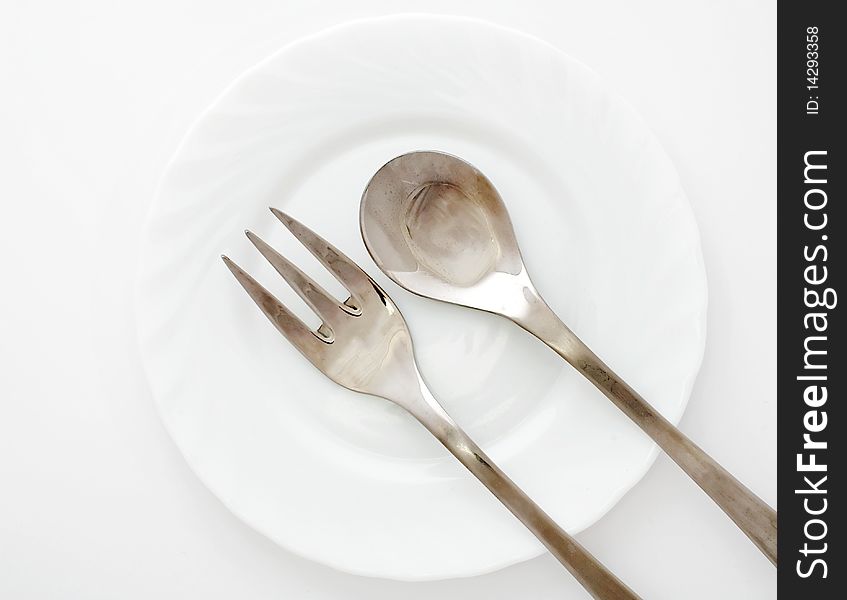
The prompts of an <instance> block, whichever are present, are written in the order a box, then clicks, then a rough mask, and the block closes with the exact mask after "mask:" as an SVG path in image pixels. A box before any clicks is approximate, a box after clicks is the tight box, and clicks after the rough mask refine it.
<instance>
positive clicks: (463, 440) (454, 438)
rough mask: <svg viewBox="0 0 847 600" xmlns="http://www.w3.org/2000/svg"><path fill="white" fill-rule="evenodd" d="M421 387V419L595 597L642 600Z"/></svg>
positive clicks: (419, 413) (418, 415) (419, 412)
mask: <svg viewBox="0 0 847 600" xmlns="http://www.w3.org/2000/svg"><path fill="white" fill-rule="evenodd" d="M422 391H423V392H424V397H425V398H426V405H427V406H426V408H425V410H418V411H415V416H416V417H417V418H418V420H419V421H420V422H421V423H422V424H423V425H424V427H426V428H427V429H429V431H430V432H431V433H432V434H433V435H434V436H435V437H436V438H437V439H438V441H440V442H441V443H442V444H443V445H444V447H446V448H447V450H449V451H450V453H451V454H453V456H455V457H456V458H457V459H459V462H461V463H462V464H463V465H465V467H467V469H468V470H469V471H470V472H471V473H473V474H474V475H475V476H476V478H477V479H479V480H480V481H481V482H482V483H483V485H485V487H487V488H488V490H489V491H490V492H491V493H492V494H494V495H495V496H497V498H498V499H499V500H500V502H502V503H503V504H504V505H505V506H506V508H508V509H509V510H510V511H511V512H512V514H513V515H515V516H516V517H517V518H518V519H519V520H520V521H521V522H522V523H523V524H524V525H526V527H527V528H528V529H529V530H530V531H531V532H532V533H533V534H534V535H535V537H537V538H538V539H539V540H541V543H543V544H544V546H546V547H547V549H548V550H549V551H550V553H551V554H552V555H553V556H555V557H556V559H558V561H559V562H560V563H562V565H564V567H565V568H566V569H567V570H568V571H570V573H571V575H573V576H574V577H575V578H576V580H577V581H578V582H579V583H580V584H581V585H582V587H584V588H585V589H586V591H588V593H589V594H591V597H592V598H597V599H598V600H639V596H638V595H636V593H635V592H633V591H632V590H631V589H630V588H629V587H627V585H626V584H625V583H623V582H622V581H621V580H620V579H618V578H617V577H616V576H615V575H614V574H613V573H612V572H611V571H609V569H607V568H606V567H605V566H603V565H602V564H601V563H600V561H598V560H597V559H596V558H594V557H593V556H592V555H591V554H590V553H589V552H588V550H586V549H585V548H583V547H582V546H581V545H580V544H579V542H577V541H576V540H575V539H574V538H572V537H571V536H570V535H568V534H567V532H565V530H564V529H562V528H561V527H559V526H558V525H557V524H556V522H555V521H554V520H553V519H551V518H550V516H549V515H547V513H545V512H544V511H543V510H541V507H539V506H538V505H537V504H536V503H535V502H533V501H532V500H531V499H530V498H529V496H527V495H526V494H525V493H524V492H523V490H521V488H519V487H518V486H517V485H516V484H515V482H513V481H512V480H511V479H509V478H508V477H507V476H506V474H505V473H503V471H501V470H500V469H499V468H498V467H497V465H495V464H494V462H493V461H492V460H491V459H490V458H488V456H486V454H485V452H483V451H482V449H480V447H479V446H477V445H476V443H474V441H473V440H472V439H471V438H470V437H469V436H468V435H467V434H466V433H465V432H464V431H463V430H462V429H461V428H460V427H459V426H458V425H457V424H456V423H455V422H454V421H453V420H452V419H451V418H450V417H449V415H447V413H445V412H444V410H443V409H441V407H440V406H438V405H437V403H435V401H434V400H431V396H430V395H429V393H428V391H427V390H426V387H425V386H422ZM430 400H431V402H430Z"/></svg>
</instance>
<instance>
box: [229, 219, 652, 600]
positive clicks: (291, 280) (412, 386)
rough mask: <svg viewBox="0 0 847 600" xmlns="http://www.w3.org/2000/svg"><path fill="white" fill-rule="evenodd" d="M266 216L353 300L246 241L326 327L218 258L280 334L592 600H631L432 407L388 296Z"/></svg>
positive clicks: (326, 250) (338, 256)
mask: <svg viewBox="0 0 847 600" xmlns="http://www.w3.org/2000/svg"><path fill="white" fill-rule="evenodd" d="M271 212H272V213H273V214H274V215H275V216H276V217H277V218H278V219H279V220H280V221H281V222H282V224H283V225H285V226H286V227H287V228H288V230H289V231H291V233H293V234H294V236H295V237H296V238H297V239H298V240H299V241H300V242H301V243H302V244H303V245H304V246H306V248H307V249H308V250H309V251H310V252H311V253H312V254H313V255H314V256H315V258H317V259H318V260H319V261H320V262H321V264H323V266H324V267H326V268H327V269H328V270H329V271H330V272H331V273H332V274H333V276H334V277H335V278H336V279H337V280H338V282H339V283H341V285H342V286H344V287H345V288H346V289H347V292H348V293H349V294H350V297H349V298H347V300H345V301H344V302H338V301H337V300H336V299H335V298H334V297H332V296H331V295H330V294H329V293H328V292H326V291H325V290H324V289H323V288H322V287H321V286H320V285H319V284H318V283H316V282H315V281H313V280H312V279H311V278H310V277H309V276H308V275H306V274H305V273H303V271H301V270H300V269H298V268H297V267H296V266H295V265H294V264H293V263H291V261H289V260H288V259H286V258H285V257H284V256H282V255H281V254H280V253H278V252H277V251H276V250H274V249H273V248H272V247H271V246H269V245H268V244H267V243H265V242H264V241H263V240H262V239H261V238H259V237H258V236H257V235H255V234H253V233H252V232H250V231H246V232H245V233H246V235H247V237H248V239H249V240H250V241H251V242H252V243H253V245H255V246H256V248H257V249H258V250H259V252H261V253H262V255H263V256H264V257H265V258H266V259H267V260H268V262H269V263H271V265H272V266H273V267H274V269H276V271H277V272H278V273H279V274H280V275H281V276H282V278H283V279H285V281H286V282H288V284H289V285H290V286H291V287H292V288H293V289H294V291H295V292H297V294H298V295H299V296H300V297H301V298H302V299H303V301H304V302H305V303H306V304H308V305H309V307H310V308H311V309H312V310H313V311H314V312H315V313H316V314H317V315H318V317H319V318H320V319H321V321H322V323H321V325H320V327H318V328H317V329H316V330H312V329H309V328H308V327H307V326H306V325H305V324H304V323H303V322H302V321H301V320H300V319H299V318H297V317H296V316H295V315H294V314H293V313H292V312H291V311H290V310H288V309H287V308H286V307H285V306H284V305H283V304H282V303H281V302H280V301H279V300H277V298H276V297H275V296H274V295H273V294H271V293H270V292H268V290H266V289H265V288H264V287H262V285H261V284H259V283H258V282H257V281H256V280H255V279H253V277H251V276H250V275H248V274H247V273H246V272H245V271H244V270H243V269H241V267H239V266H238V265H237V264H235V263H234V262H233V261H232V260H230V259H229V258H228V257H227V256H221V258H222V259H223V261H224V263H225V264H226V266H227V267H229V270H230V271H231V272H232V274H233V275H235V278H236V279H237V280H238V282H239V283H240V284H241V285H242V287H243V288H244V289H245V291H246V292H247V293H248V294H249V295H250V297H251V298H252V299H253V301H254V302H255V303H256V304H257V305H258V306H259V308H260V309H261V310H262V312H263V313H264V314H265V316H266V317H267V318H268V319H269V320H270V322H271V323H273V325H274V326H275V327H276V328H277V329H278V330H279V332H280V333H281V334H282V335H284V336H285V337H286V339H288V341H289V342H291V343H292V344H293V345H294V347H295V348H297V350H299V351H300V353H301V354H303V356H305V357H306V358H307V359H308V360H309V362H311V363H312V364H313V365H314V366H315V367H317V368H318V370H320V371H321V372H322V373H323V374H324V375H326V376H327V377H329V378H330V379H332V380H333V381H334V382H336V383H337V384H339V385H341V386H344V387H346V388H348V389H350V390H353V391H355V392H361V393H364V394H371V395H373V396H379V397H381V398H384V399H386V400H389V401H390V402H394V403H395V404H397V405H398V406H401V407H402V408H404V409H406V410H407V411H408V412H409V413H411V415H412V416H413V417H414V418H415V419H417V421H418V422H419V423H420V424H421V425H423V426H424V427H425V428H426V429H427V430H428V431H429V432H430V433H431V434H432V435H434V436H435V437H436V439H438V441H439V442H441V443H442V444H443V445H444V447H445V448H447V450H449V451H450V453H451V454H453V456H455V457H456V458H457V459H458V460H459V462H461V463H462V464H463V465H464V466H465V467H467V469H468V470H469V471H470V472H471V473H473V474H474V476H476V478H477V479H479V480H480V481H481V482H482V484H483V485H485V487H487V488H488V490H489V491H490V492H491V493H492V494H494V495H495V496H496V497H497V498H498V499H499V500H500V501H501V502H502V503H503V504H504V505H505V506H506V508H508V509H509V510H510V511H511V512H512V514H514V515H515V516H516V517H517V518H518V519H519V520H520V521H521V522H522V523H523V524H524V525H526V527H527V528H528V529H529V530H530V531H532V533H533V534H534V535H535V536H536V537H537V538H538V539H539V540H540V541H541V542H542V543H543V544H544V546H545V547H546V548H547V549H548V550H549V551H550V553H551V554H553V556H555V557H556V558H557V559H558V560H559V562H561V563H562V565H564V567H565V568H566V569H567V570H568V571H570V573H571V574H572V575H573V576H574V577H575V578H576V579H577V581H579V583H580V584H581V585H582V586H583V587H584V588H585V589H586V590H587V591H588V593H589V594H591V596H592V597H594V598H598V599H602V600H621V599H637V598H638V596H637V595H636V594H635V593H634V592H633V591H632V590H631V589H630V588H629V587H627V586H626V584H624V583H623V582H622V581H620V580H619V579H618V578H617V577H616V576H615V575H614V574H612V572H611V571H609V570H608V569H607V568H606V567H605V566H603V565H602V564H601V563H600V562H599V561H598V560H597V559H595V558H594V557H593V556H592V555H591V554H590V553H589V552H588V551H587V550H586V549H585V548H583V547H582V546H581V545H580V544H579V543H578V542H577V541H576V540H575V539H573V538H572V537H571V536H569V535H568V534H567V533H566V532H565V531H564V530H563V529H562V528H561V527H559V526H558V525H557V524H556V522H555V521H553V519H551V518H550V517H549V516H548V515H547V514H546V513H545V512H544V511H543V510H542V509H541V508H540V507H539V506H538V505H537V504H535V502H533V501H532V500H531V499H530V498H529V496H527V495H526V494H525V493H524V492H523V490H521V489H520V488H519V487H518V486H517V485H516V484H515V483H514V482H513V481H512V480H511V479H509V478H508V477H507V476H506V475H505V474H504V473H503V471H501V470H500V469H499V468H498V467H497V465H495V464H494V462H493V461H492V460H491V459H490V458H488V456H486V455H485V453H484V452H483V451H482V450H481V449H480V447H479V446H477V445H476V443H474V441H473V440H471V438H470V437H468V435H467V434H466V433H465V432H464V431H463V430H462V429H461V428H460V427H459V426H458V425H457V424H456V423H455V421H453V419H452V418H450V416H449V415H448V414H447V412H446V411H445V410H444V409H443V408H442V407H441V405H440V404H438V402H437V401H436V400H435V398H434V397H433V396H432V394H431V393H430V391H429V389H427V387H426V384H425V383H424V381H423V379H422V378H421V375H420V372H419V371H418V367H417V364H416V362H415V357H414V351H413V347H412V338H411V335H410V334H409V329H408V327H407V326H406V322H405V321H404V319H403V316H402V315H401V314H400V311H399V309H398V308H397V306H396V305H395V304H394V302H393V301H392V300H391V298H389V297H388V294H386V293H385V291H384V290H383V289H382V288H381V287H380V286H379V285H378V284H377V283H376V282H375V281H374V280H373V279H371V278H370V277H369V276H368V274H367V273H365V272H364V271H363V270H362V269H361V268H359V266H358V265H357V264H356V263H354V262H353V261H352V260H350V259H349V258H348V257H347V256H345V255H344V254H342V253H341V252H340V251H338V250H337V249H336V248H334V247H333V246H332V245H331V244H329V243H328V242H327V241H326V240H324V239H323V238H321V237H320V236H318V235H317V234H316V233H314V232H313V231H311V230H310V229H308V228H307V227H306V226H304V225H303V224H302V223H300V222H298V221H296V220H294V219H293V218H291V217H290V216H288V215H287V214H285V213H283V212H282V211H279V210H277V209H275V208H271Z"/></svg>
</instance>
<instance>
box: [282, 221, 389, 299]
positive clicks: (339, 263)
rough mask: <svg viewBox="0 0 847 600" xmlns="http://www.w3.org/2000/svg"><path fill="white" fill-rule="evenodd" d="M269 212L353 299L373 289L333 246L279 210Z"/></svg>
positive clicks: (357, 267) (356, 268) (360, 270)
mask: <svg viewBox="0 0 847 600" xmlns="http://www.w3.org/2000/svg"><path fill="white" fill-rule="evenodd" d="M271 212H272V213H273V214H274V216H275V217H276V218H277V219H279V220H280V221H281V222H282V224H283V225H285V226H286V227H287V228H288V230H289V231H291V233H293V234H294V235H295V237H296V238H297V239H298V240H300V243H302V244H303V245H304V246H306V248H307V249H308V250H309V252H311V253H312V254H314V255H315V258H317V259H318V260H319V261H321V263H322V264H323V266H325V267H326V268H327V269H329V270H330V272H332V274H333V275H334V276H335V278H336V279H337V280H338V281H339V283H341V285H343V286H344V287H346V288H347V291H349V292H350V294H351V295H352V296H353V298H354V299H357V300H361V296H362V295H364V294H365V293H367V292H370V291H372V290H373V289H374V288H373V283H372V282H371V278H370V277H368V274H367V273H365V272H364V271H363V270H362V269H360V268H359V266H358V265H357V264H356V263H354V262H353V261H352V260H350V259H349V258H347V256H345V255H344V254H343V253H342V252H341V251H340V250H338V249H337V248H336V247H335V246H333V245H332V244H330V243H329V242H327V241H326V240H325V239H323V238H322V237H321V236H319V235H318V234H316V233H315V232H314V231H312V230H311V229H309V228H308V227H306V226H305V225H303V224H302V223H300V222H299V221H297V220H296V219H293V218H291V217H290V216H288V215H287V214H285V213H284V212H282V211H281V210H277V209H276V208H273V207H271Z"/></svg>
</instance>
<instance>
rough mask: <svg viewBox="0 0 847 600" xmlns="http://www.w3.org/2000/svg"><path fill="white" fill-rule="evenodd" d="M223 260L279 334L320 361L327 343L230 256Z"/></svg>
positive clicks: (304, 353)
mask: <svg viewBox="0 0 847 600" xmlns="http://www.w3.org/2000/svg"><path fill="white" fill-rule="evenodd" d="M221 258H222V259H223V261H224V264H226V266H227V267H228V268H229V270H230V271H231V272H232V274H233V275H235V278H236V279H237V280H238V283H240V284H241V287H243V288H244V290H245V291H246V292H247V294H248V295H249V296H250V297H251V298H252V299H253V302H255V303H256V305H257V306H258V307H259V308H260V309H262V312H263V313H265V316H266V317H267V318H268V319H269V320H270V322H271V323H273V324H274V326H275V327H276V328H277V329H278V330H279V332H280V333H281V334H282V335H284V336H285V337H286V339H287V340H288V341H289V342H291V343H292V344H293V345H294V347H295V348H297V349H298V350H299V351H300V352H301V353H302V354H303V356H305V357H306V358H308V359H309V360H310V361H311V362H313V363H314V362H315V361H316V360H318V359H319V358H320V357H319V352H320V350H321V349H322V347H323V346H324V343H325V342H324V341H322V340H321V339H320V338H318V336H317V335H316V334H315V333H313V332H312V331H311V330H310V329H309V328H308V327H306V325H305V324H304V323H303V321H301V320H300V319H298V318H297V317H296V316H295V315H294V314H293V313H292V312H291V311H290V310H288V309H287V308H285V306H284V305H283V304H282V303H281V302H280V301H279V300H277V299H276V297H275V296H274V295H273V294H271V293H270V292H269V291H268V290H266V289H265V288H264V287H262V285H261V284H260V283H259V282H257V281H256V280H255V279H253V278H252V277H251V276H250V275H248V274H247V273H246V272H245V271H244V270H243V269H242V268H241V267H239V266H238V265H237V264H235V263H234V262H233V261H232V260H230V258H229V257H228V256H223V255H222V256H221ZM331 341H332V340H331V339H327V340H326V342H331Z"/></svg>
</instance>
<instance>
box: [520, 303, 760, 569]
mask: <svg viewBox="0 0 847 600" xmlns="http://www.w3.org/2000/svg"><path fill="white" fill-rule="evenodd" d="M530 307H531V308H530V310H529V311H528V312H527V313H526V314H524V315H522V316H520V317H518V318H515V319H514V320H515V322H516V323H517V324H518V325H520V326H521V327H523V328H524V329H526V330H527V331H529V332H530V333H532V334H533V335H535V336H536V337H538V338H539V339H540V340H541V341H543V342H544V343H545V344H547V345H548V346H550V348H552V349H553V350H555V351H556V352H557V353H558V354H559V355H560V356H561V357H562V358H564V359H565V360H566V361H567V362H568V363H570V364H571V365H572V366H573V367H574V368H575V369H576V370H577V371H579V372H580V373H582V375H584V376H585V377H586V379H588V380H589V381H590V382H591V383H593V384H594V385H595V386H596V387H597V388H598V389H599V390H600V391H601V392H603V394H605V395H606V397H607V398H608V399H609V400H611V401H612V403H614V405H615V406H617V407H618V408H619V409H621V410H622V411H623V412H624V414H626V415H627V416H628V417H629V418H630V419H632V420H633V421H634V422H635V424H636V425H638V426H639V427H641V429H642V430H644V432H645V433H646V434H647V435H649V436H650V437H651V438H653V441H655V442H656V443H657V444H658V445H659V447H660V448H661V449H662V450H664V451H665V453H666V454H667V455H668V456H670V457H671V458H672V459H673V460H674V462H676V464H678V465H679V466H680V467H681V468H682V470H683V471H685V472H686V473H687V474H688V475H689V477H691V478H692V479H693V480H694V481H695V482H696V483H697V485H699V486H700V487H701V488H702V489H703V491H704V492H706V493H707V494H708V495H709V496H710V497H711V498H712V500H714V501H715V503H716V504H717V505H718V506H720V507H721V509H722V510H723V511H724V512H725V513H726V514H727V515H729V518H730V519H732V520H733V521H734V522H735V524H736V525H738V527H739V528H740V529H741V531H743V532H744V533H745V534H746V535H747V537H749V538H750V540H752V542H753V543H754V544H755V545H756V546H757V547H758V548H759V550H761V551H762V553H764V555H765V556H767V557H768V559H770V561H771V562H772V563H773V564H774V565H776V537H777V535H776V529H777V523H776V511H775V510H774V509H772V508H771V507H770V506H768V505H767V504H766V503H765V502H764V501H763V500H762V499H761V498H759V497H758V496H756V495H755V494H754V493H753V492H751V491H750V490H749V489H747V487H745V486H744V485H743V484H742V483H741V482H740V481H738V480H737V479H736V478H735V477H733V476H732V475H731V474H730V473H729V472H728V471H727V470H726V469H724V468H723V467H722V466H720V465H719V464H718V463H717V462H715V460H714V459H713V458H712V457H710V456H709V455H708V454H706V453H705V452H704V451H703V450H702V449H701V448H700V447H698V446H697V445H696V444H695V443H694V442H692V441H691V440H690V439H688V438H687V437H686V436H685V435H684V434H683V433H682V432H681V431H680V430H679V429H677V428H676V427H674V426H673V425H672V424H671V423H670V422H669V421H668V420H667V419H665V418H664V417H663V416H662V415H661V414H659V412H658V411H657V410H656V409H654V408H653V407H652V406H650V404H648V403H647V401H646V400H644V398H642V397H641V396H639V395H638V393H637V392H636V391H635V390H633V389H632V388H631V387H629V386H628V385H627V384H626V382H624V381H623V380H622V379H621V378H620V377H618V376H617V375H616V374H615V373H614V372H613V371H612V369H610V368H609V367H608V366H607V365H606V364H604V363H603V361H601V360H600V359H599V358H598V357H597V355H596V354H594V352H592V351H591V349H589V348H588V346H586V345H585V344H584V343H583V342H582V340H580V339H579V338H578V337H577V336H576V334H574V333H573V332H572V331H571V330H570V329H568V327H567V326H566V325H565V324H564V323H563V322H562V321H561V319H559V318H558V317H557V316H556V314H555V313H554V312H553V311H552V310H551V309H550V307H549V306H547V305H546V304H545V303H544V301H543V300H540V298H539V299H538V301H537V302H534V303H532V304H530Z"/></svg>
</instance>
